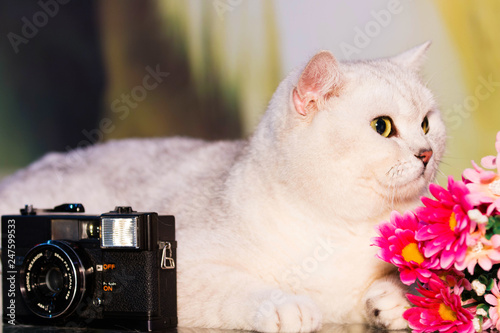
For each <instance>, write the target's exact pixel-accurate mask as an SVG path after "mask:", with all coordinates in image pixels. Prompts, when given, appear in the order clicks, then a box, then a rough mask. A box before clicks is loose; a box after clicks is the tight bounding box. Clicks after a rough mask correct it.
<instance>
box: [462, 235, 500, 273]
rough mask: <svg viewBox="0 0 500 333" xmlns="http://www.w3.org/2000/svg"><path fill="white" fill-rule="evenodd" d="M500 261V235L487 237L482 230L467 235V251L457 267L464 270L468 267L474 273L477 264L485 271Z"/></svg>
mask: <svg viewBox="0 0 500 333" xmlns="http://www.w3.org/2000/svg"><path fill="white" fill-rule="evenodd" d="M498 263H500V235H493V237H491V239H490V240H488V239H486V237H485V235H484V233H483V232H481V230H478V231H476V232H474V233H472V234H470V235H469V236H467V251H466V254H465V258H464V259H463V260H462V261H459V262H456V263H455V268H456V269H458V270H461V271H463V270H464V269H466V268H467V270H468V271H469V273H470V274H474V268H475V267H476V264H479V266H481V268H482V269H483V270H485V271H489V270H490V269H491V267H492V266H493V265H494V264H498Z"/></svg>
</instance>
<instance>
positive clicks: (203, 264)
mask: <svg viewBox="0 0 500 333" xmlns="http://www.w3.org/2000/svg"><path fill="white" fill-rule="evenodd" d="M428 46H429V43H425V44H423V45H421V46H418V47H416V48H414V49H411V50H409V51H407V52H405V53H402V54H400V55H399V56H396V57H393V58H389V59H381V60H371V61H356V62H343V63H339V62H337V61H336V60H335V58H334V57H333V56H332V55H331V53H329V52H326V51H323V52H320V53H318V54H316V55H315V56H314V57H313V58H312V59H311V60H310V61H309V63H308V64H307V66H306V67H305V69H303V70H302V71H296V72H294V73H292V74H290V75H289V76H288V77H287V78H286V79H285V80H284V81H283V82H282V83H281V84H280V85H279V87H278V89H277V90H276V92H275V94H274V96H273V98H272V100H271V102H270V105H269V107H268V110H267V112H266V113H265V115H264V116H263V118H262V120H261V122H260V124H259V125H258V127H257V129H256V131H255V133H254V135H253V136H252V137H251V138H250V139H248V140H245V141H236V142H214V143H209V142H203V141H200V140H191V139H181V138H172V139H149V140H123V141H111V142H109V143H106V144H101V145H96V146H93V147H90V148H88V149H80V150H75V151H73V152H71V153H69V154H59V153H51V154H48V155H47V156H45V157H44V158H43V159H41V160H40V161H37V162H35V163H33V164H32V165H31V166H29V167H27V168H26V169H24V170H21V171H19V172H17V173H16V174H14V175H13V176H11V177H10V178H7V179H6V180H4V181H3V182H2V183H1V184H0V212H1V213H2V214H5V213H16V212H17V211H18V209H19V208H20V207H22V206H23V205H24V204H26V203H32V204H34V205H35V206H36V207H52V206H54V205H57V204H61V203H64V202H81V203H83V204H84V206H85V207H86V208H87V211H88V212H91V213H96V214H99V213H103V212H106V211H109V210H111V209H112V208H114V207H115V206H116V205H131V206H132V207H133V208H134V209H135V210H139V211H157V212H159V213H164V214H174V215H175V216H176V221H177V238H178V244H179V247H178V263H177V264H178V305H179V321H180V326H200V327H214V328H232V329H246V330H257V331H265V332H279V331H283V332H299V331H300V332H309V331H315V330H318V329H320V327H321V325H322V323H370V324H372V325H376V326H383V327H387V328H389V329H401V328H405V327H406V323H405V322H404V320H403V319H402V317H401V315H402V313H403V311H404V310H405V306H407V301H406V300H405V297H404V288H403V287H402V286H401V285H400V284H399V283H398V282H397V279H396V278H394V276H393V274H392V273H393V271H392V269H391V267H390V266H389V265H388V264H385V263H383V262H381V261H380V260H377V259H376V258H375V253H376V248H374V247H371V246H370V243H371V242H370V238H371V237H373V236H375V232H374V226H375V225H376V224H377V223H379V222H380V221H382V220H386V219H388V217H389V213H390V212H391V211H392V210H393V209H397V210H399V211H403V210H405V209H409V208H413V207H414V206H416V205H417V204H418V200H419V196H420V195H422V194H424V192H425V191H426V186H427V185H428V183H429V182H430V181H431V180H432V179H433V178H434V176H435V173H436V170H437V166H438V162H439V160H440V159H441V157H442V154H443V151H444V146H445V129H444V125H443V122H442V121H441V118H440V114H439V111H438V109H437V106H436V103H435V101H434V98H433V95H432V94H431V92H430V91H429V90H428V89H427V88H426V87H425V86H424V85H423V84H422V83H421V81H420V78H419V75H418V71H419V65H420V62H421V60H422V58H423V56H424V53H425V51H426V49H427V48H428Z"/></svg>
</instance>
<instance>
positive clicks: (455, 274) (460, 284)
mask: <svg viewBox="0 0 500 333" xmlns="http://www.w3.org/2000/svg"><path fill="white" fill-rule="evenodd" d="M434 273H435V274H436V276H437V277H439V278H440V279H441V280H442V281H443V282H444V283H445V284H446V285H447V286H450V287H452V288H455V289H456V290H457V291H458V292H459V293H462V292H463V290H464V289H465V290H472V286H471V284H470V282H469V280H467V279H466V278H465V274H464V273H463V272H462V271H459V270H456V269H454V268H450V269H446V270H444V269H442V270H438V271H434Z"/></svg>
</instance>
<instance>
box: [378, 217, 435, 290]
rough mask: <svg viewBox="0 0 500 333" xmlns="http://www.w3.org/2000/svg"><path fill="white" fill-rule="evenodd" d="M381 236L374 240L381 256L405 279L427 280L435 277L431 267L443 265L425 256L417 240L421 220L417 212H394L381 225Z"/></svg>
mask: <svg viewBox="0 0 500 333" xmlns="http://www.w3.org/2000/svg"><path fill="white" fill-rule="evenodd" d="M376 229H377V233H378V234H379V235H380V237H375V238H374V239H373V243H374V244H373V245H376V246H378V247H380V250H379V252H378V253H377V257H378V258H380V259H382V260H384V261H386V262H389V263H392V264H393V265H395V266H397V267H398V268H399V272H400V274H401V281H402V282H403V283H404V284H407V285H410V284H412V283H414V282H415V280H416V279H418V280H419V281H421V282H423V283H425V282H427V281H428V279H429V278H430V277H431V275H432V273H431V271H430V270H431V269H435V268H439V267H438V264H439V263H438V262H437V261H435V262H433V261H432V260H430V259H428V258H425V257H424V255H423V252H422V248H421V247H422V244H421V243H420V242H418V241H417V240H416V239H415V234H416V232H417V230H418V220H417V217H416V216H415V214H414V213H413V212H406V213H405V214H404V215H401V214H399V213H398V212H396V211H393V212H392V213H391V217H390V221H389V222H387V221H384V222H382V223H381V224H380V225H378V226H377V228H376Z"/></svg>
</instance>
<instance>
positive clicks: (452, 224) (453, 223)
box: [449, 213, 457, 231]
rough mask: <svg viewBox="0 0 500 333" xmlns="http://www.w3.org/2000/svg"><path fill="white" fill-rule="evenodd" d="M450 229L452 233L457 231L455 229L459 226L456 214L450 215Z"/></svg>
mask: <svg viewBox="0 0 500 333" xmlns="http://www.w3.org/2000/svg"><path fill="white" fill-rule="evenodd" d="M449 223H450V229H451V231H455V228H456V226H457V219H456V217H455V213H451V215H450V222H449Z"/></svg>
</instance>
